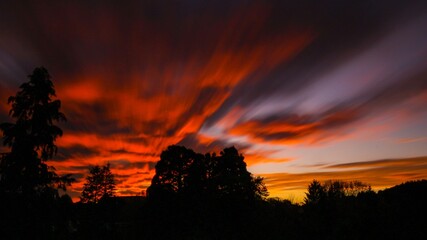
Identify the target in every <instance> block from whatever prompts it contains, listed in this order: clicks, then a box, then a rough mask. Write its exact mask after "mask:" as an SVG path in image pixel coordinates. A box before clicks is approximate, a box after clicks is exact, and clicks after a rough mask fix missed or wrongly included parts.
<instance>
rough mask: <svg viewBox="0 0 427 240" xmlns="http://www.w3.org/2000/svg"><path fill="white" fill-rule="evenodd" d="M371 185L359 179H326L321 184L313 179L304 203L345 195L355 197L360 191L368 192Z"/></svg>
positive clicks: (334, 198) (308, 203)
mask: <svg viewBox="0 0 427 240" xmlns="http://www.w3.org/2000/svg"><path fill="white" fill-rule="evenodd" d="M370 191H372V190H371V186H369V185H368V184H366V183H362V182H360V181H357V180H355V181H341V180H327V181H325V182H324V183H323V184H322V183H320V182H319V181H317V180H313V181H312V182H311V183H310V184H309V185H308V189H307V193H306V194H305V195H306V197H305V198H304V203H305V204H306V205H314V204H319V203H320V202H322V201H326V200H328V201H334V200H338V199H343V198H345V197H350V196H353V197H356V196H358V195H359V194H361V193H367V192H370Z"/></svg>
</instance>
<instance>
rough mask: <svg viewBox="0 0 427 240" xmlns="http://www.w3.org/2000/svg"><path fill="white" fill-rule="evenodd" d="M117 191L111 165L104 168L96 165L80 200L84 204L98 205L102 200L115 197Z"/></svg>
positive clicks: (91, 171)
mask: <svg viewBox="0 0 427 240" xmlns="http://www.w3.org/2000/svg"><path fill="white" fill-rule="evenodd" d="M115 189H116V183H115V180H114V175H113V174H112V173H111V171H110V164H106V165H105V166H102V167H100V166H98V165H96V166H94V167H91V168H90V170H89V176H87V177H86V183H85V184H84V186H83V191H82V196H81V197H80V199H81V201H82V202H84V203H98V202H99V201H100V200H101V199H104V198H108V197H113V196H114V191H115Z"/></svg>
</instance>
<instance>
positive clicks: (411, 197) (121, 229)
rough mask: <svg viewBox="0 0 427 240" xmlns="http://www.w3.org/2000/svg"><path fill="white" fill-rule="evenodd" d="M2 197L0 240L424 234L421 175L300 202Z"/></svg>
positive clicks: (426, 219)
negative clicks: (368, 189) (371, 189)
mask: <svg viewBox="0 0 427 240" xmlns="http://www.w3.org/2000/svg"><path fill="white" fill-rule="evenodd" d="M1 201H2V204H1V228H0V230H1V234H0V236H1V237H0V238H1V239H427V215H426V213H427V181H426V180H423V181H417V182H409V183H406V184H402V185H398V186H395V187H393V188H390V189H387V190H384V191H380V192H379V193H374V192H366V193H361V194H359V195H358V196H357V197H344V198H339V199H330V200H328V201H323V202H319V203H316V204H305V205H303V206H300V205H295V204H291V203H290V202H289V201H287V200H278V199H269V200H267V201H255V202H254V201H253V202H242V201H233V200H232V199H229V200H224V199H222V200H215V199H202V198H196V197H193V198H192V199H189V198H185V199H184V198H182V199H178V198H175V199H169V200H165V201H161V202H160V201H156V202H153V201H147V199H145V198H142V197H116V198H110V199H105V200H104V201H102V202H101V203H98V204H72V203H71V201H70V199H69V198H67V197H63V198H61V199H59V200H57V201H55V202H49V203H46V202H28V201H24V200H22V199H21V200H20V199H2V200H1Z"/></svg>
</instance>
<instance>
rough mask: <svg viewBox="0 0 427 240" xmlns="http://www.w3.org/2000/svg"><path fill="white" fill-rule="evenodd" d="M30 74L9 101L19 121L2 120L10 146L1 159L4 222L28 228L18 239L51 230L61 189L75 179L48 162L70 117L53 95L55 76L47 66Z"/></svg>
mask: <svg viewBox="0 0 427 240" xmlns="http://www.w3.org/2000/svg"><path fill="white" fill-rule="evenodd" d="M29 79H30V80H29V81H28V82H26V83H24V84H22V85H21V86H20V90H19V91H18V92H17V93H16V95H15V96H11V97H9V100H8V103H9V104H11V110H10V116H11V117H12V118H13V119H15V122H14V123H1V124H0V129H1V130H2V132H3V144H4V145H6V146H8V147H9V148H10V152H8V153H5V154H4V155H3V156H2V159H1V164H0V176H1V177H0V199H1V206H2V211H1V212H2V220H3V221H4V222H5V225H2V227H4V229H9V230H10V229H15V228H17V227H23V228H26V229H28V231H16V233H14V237H13V238H14V239H20V238H26V237H25V234H26V233H28V232H31V231H34V232H43V233H50V232H51V231H50V230H49V229H48V228H50V227H51V226H53V222H54V219H53V216H54V215H56V214H57V213H55V212H54V210H53V207H55V206H56V207H59V205H60V204H61V203H60V202H58V201H59V200H60V196H59V194H58V189H62V190H65V188H66V186H67V185H69V184H71V182H72V181H73V179H72V178H71V177H70V175H66V176H62V177H61V176H58V175H57V174H56V172H55V169H54V168H53V167H52V166H48V165H47V164H46V162H47V161H48V160H49V159H51V158H52V157H53V155H54V154H55V153H56V151H57V147H56V145H55V140H56V139H57V137H60V136H61V135H62V130H61V129H60V128H59V127H58V126H57V125H55V123H57V122H61V121H65V120H66V119H65V116H64V114H63V113H61V112H60V107H61V102H60V101H59V100H54V99H53V98H54V97H55V89H54V86H53V83H52V81H51V79H50V75H49V73H48V71H47V70H46V69H45V68H43V67H41V68H36V69H34V71H33V73H32V74H31V75H30V76H29ZM11 232H12V233H13V231H10V232H9V233H11ZM4 234H5V235H6V233H4ZM0 235H1V233H0ZM6 236H7V235H6Z"/></svg>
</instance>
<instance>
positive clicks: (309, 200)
mask: <svg viewBox="0 0 427 240" xmlns="http://www.w3.org/2000/svg"><path fill="white" fill-rule="evenodd" d="M305 195H306V196H305V198H304V203H305V204H308V205H310V204H319V203H320V202H321V201H322V200H323V199H324V198H325V196H326V194H325V189H324V187H323V186H322V184H321V183H320V182H319V181H317V180H316V179H314V180H313V181H312V182H311V183H310V185H308V192H307V193H305Z"/></svg>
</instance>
